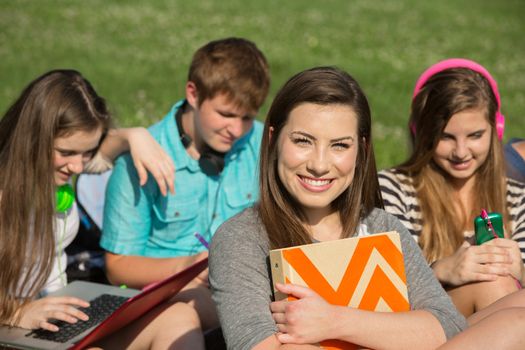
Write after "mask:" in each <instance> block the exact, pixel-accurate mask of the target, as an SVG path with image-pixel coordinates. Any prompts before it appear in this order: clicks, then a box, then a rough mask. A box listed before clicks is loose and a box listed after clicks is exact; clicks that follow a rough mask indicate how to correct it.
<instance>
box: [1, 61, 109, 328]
mask: <svg viewBox="0 0 525 350" xmlns="http://www.w3.org/2000/svg"><path fill="white" fill-rule="evenodd" d="M108 127H109V113H108V111H107V108H106V104H105V101H104V100H103V99H102V98H101V97H99V96H98V95H97V93H96V92H95V90H94V89H93V87H92V86H91V84H90V83H89V81H87V80H86V79H84V78H83V77H82V76H81V75H80V73H78V72H76V71H74V70H54V71H50V72H48V73H46V74H44V75H42V76H40V77H39V78H37V79H35V80H34V81H33V82H31V83H30V84H29V85H28V86H27V87H26V88H25V89H24V91H23V92H22V94H21V95H20V97H19V98H18V99H17V100H16V101H15V103H14V104H13V105H12V106H11V107H10V108H9V109H8V110H7V112H6V113H5V115H4V116H3V118H2V120H0V164H2V167H0V193H1V194H0V196H1V197H0V266H2V268H1V269H0V323H15V321H17V320H14V319H13V318H14V316H15V314H16V312H17V310H18V309H19V308H20V307H21V306H23V305H24V304H25V303H27V302H28V301H29V300H31V299H32V298H34V297H35V296H36V295H37V293H38V292H39V291H40V290H41V289H42V287H43V286H44V284H45V282H46V281H47V278H48V277H49V274H50V271H51V267H52V262H53V257H54V254H55V237H54V219H55V209H54V208H55V187H56V186H55V183H54V166H53V159H54V140H55V138H57V137H62V136H67V135H70V134H72V133H74V132H76V131H92V130H97V129H101V130H102V131H103V134H105V133H106V131H107V129H108Z"/></svg>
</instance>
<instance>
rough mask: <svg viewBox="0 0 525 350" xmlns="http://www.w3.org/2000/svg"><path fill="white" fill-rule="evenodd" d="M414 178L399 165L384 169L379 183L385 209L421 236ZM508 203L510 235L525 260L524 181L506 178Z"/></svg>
mask: <svg viewBox="0 0 525 350" xmlns="http://www.w3.org/2000/svg"><path fill="white" fill-rule="evenodd" d="M412 183H413V182H412V178H411V177H410V176H408V175H407V174H406V173H404V172H402V171H400V170H397V169H388V170H381V171H380V172H379V185H380V187H381V195H382V196H383V202H384V205H385V210H386V211H387V212H389V213H391V214H393V215H394V216H396V217H397V218H398V219H399V220H400V221H401V222H402V223H403V225H405V227H406V228H408V231H409V232H410V233H411V234H412V237H414V238H415V239H416V241H417V240H418V237H419V235H420V234H421V230H422V223H423V219H422V214H421V208H420V206H419V199H418V198H417V195H416V190H415V188H414V186H413V184H412ZM507 206H508V208H509V212H510V227H511V236H512V239H514V240H515V241H516V242H518V245H519V247H520V251H521V258H522V259H523V261H524V262H525V184H524V183H521V182H518V181H515V180H512V179H507Z"/></svg>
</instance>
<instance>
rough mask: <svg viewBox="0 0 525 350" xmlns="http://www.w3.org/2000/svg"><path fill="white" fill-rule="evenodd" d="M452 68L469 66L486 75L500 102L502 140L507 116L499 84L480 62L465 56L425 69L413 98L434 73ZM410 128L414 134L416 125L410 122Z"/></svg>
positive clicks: (498, 117)
mask: <svg viewBox="0 0 525 350" xmlns="http://www.w3.org/2000/svg"><path fill="white" fill-rule="evenodd" d="M450 68H467V69H470V70H473V71H474V72H478V73H479V74H481V75H482V76H483V77H485V79H487V81H488V82H489V84H490V87H491V89H492V92H493V93H494V96H495V97H496V102H497V104H498V110H497V111H496V132H497V133H498V139H499V140H500V141H501V140H502V139H503V131H504V129H505V117H504V116H503V114H501V99H500V96H499V92H498V84H496V81H495V80H494V78H492V76H491V75H490V73H489V72H488V71H487V70H486V69H485V68H484V67H483V66H482V65H480V64H479V63H476V62H474V61H471V60H467V59H464V58H450V59H447V60H443V61H441V62H438V63H436V64H434V65H433V66H431V67H430V68H428V69H427V70H426V71H424V72H423V74H421V76H420V77H419V79H418V80H417V83H416V87H415V88H414V93H413V95H412V99H414V98H415V97H416V95H417V94H418V93H419V92H420V91H421V88H422V87H423V85H425V83H426V82H427V81H428V80H429V79H430V78H431V77H432V76H433V75H435V74H437V73H439V72H442V71H444V70H446V69H450ZM410 130H411V131H412V134H413V135H415V134H416V127H415V125H414V124H410Z"/></svg>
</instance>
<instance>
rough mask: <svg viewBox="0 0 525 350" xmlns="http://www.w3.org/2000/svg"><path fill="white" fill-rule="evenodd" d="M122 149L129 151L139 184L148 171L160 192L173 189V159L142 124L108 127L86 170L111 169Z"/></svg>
mask: <svg viewBox="0 0 525 350" xmlns="http://www.w3.org/2000/svg"><path fill="white" fill-rule="evenodd" d="M126 151H130V153H131V157H132V158H133V163H134V165H135V168H136V169H137V172H138V174H139V179H140V184H141V185H144V184H145V183H146V181H147V179H148V171H149V172H150V173H151V175H152V176H153V177H154V178H155V180H156V181H157V184H158V185H159V189H160V192H161V193H162V194H163V195H164V196H165V195H166V194H167V192H168V190H169V191H170V192H171V193H174V191H175V190H174V185H173V184H174V182H175V166H174V164H173V160H172V159H171V157H170V156H168V155H167V154H166V152H165V151H164V149H162V147H161V146H160V145H159V144H158V143H157V141H155V139H154V138H153V137H152V136H151V134H150V133H149V132H148V130H146V129H145V128H142V127H136V128H123V129H111V130H109V132H108V134H107V136H106V138H105V139H104V141H103V142H102V144H101V145H100V148H99V151H98V152H97V154H96V155H95V156H94V157H93V159H92V160H91V161H90V162H89V163H88V164H86V167H85V168H86V172H89V173H100V172H104V171H106V170H109V169H111V167H112V165H113V161H114V160H115V158H117V156H118V155H120V154H121V153H123V152H126Z"/></svg>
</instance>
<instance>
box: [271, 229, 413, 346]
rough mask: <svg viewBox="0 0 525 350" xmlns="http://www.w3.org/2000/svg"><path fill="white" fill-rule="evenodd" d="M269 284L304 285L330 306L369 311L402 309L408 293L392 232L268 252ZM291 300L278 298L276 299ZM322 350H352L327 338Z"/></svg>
mask: <svg viewBox="0 0 525 350" xmlns="http://www.w3.org/2000/svg"><path fill="white" fill-rule="evenodd" d="M270 260H271V264H272V278H273V280H274V282H286V283H294V284H298V285H303V286H308V287H309V288H311V289H313V290H315V291H316V292H317V293H318V294H319V295H320V296H322V297H323V298H324V299H325V300H326V301H328V302H329V303H331V304H334V305H341V306H349V307H355V308H359V309H363V310H370V311H392V312H398V311H408V310H410V305H409V302H408V291H407V286H406V275H405V268H404V261H403V253H402V251H401V242H400V238H399V234H398V233H397V232H387V233H381V234H375V235H370V236H365V237H352V238H347V239H342V240H337V241H329V242H320V243H313V244H308V245H303V246H297V247H291V248H284V249H277V250H273V251H271V252H270ZM284 297H286V298H288V300H293V297H291V296H286V295H278V293H276V299H282V298H284ZM320 346H321V347H322V348H324V349H356V347H355V345H353V344H350V343H346V342H342V341H337V340H328V341H325V342H322V343H321V344H320Z"/></svg>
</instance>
